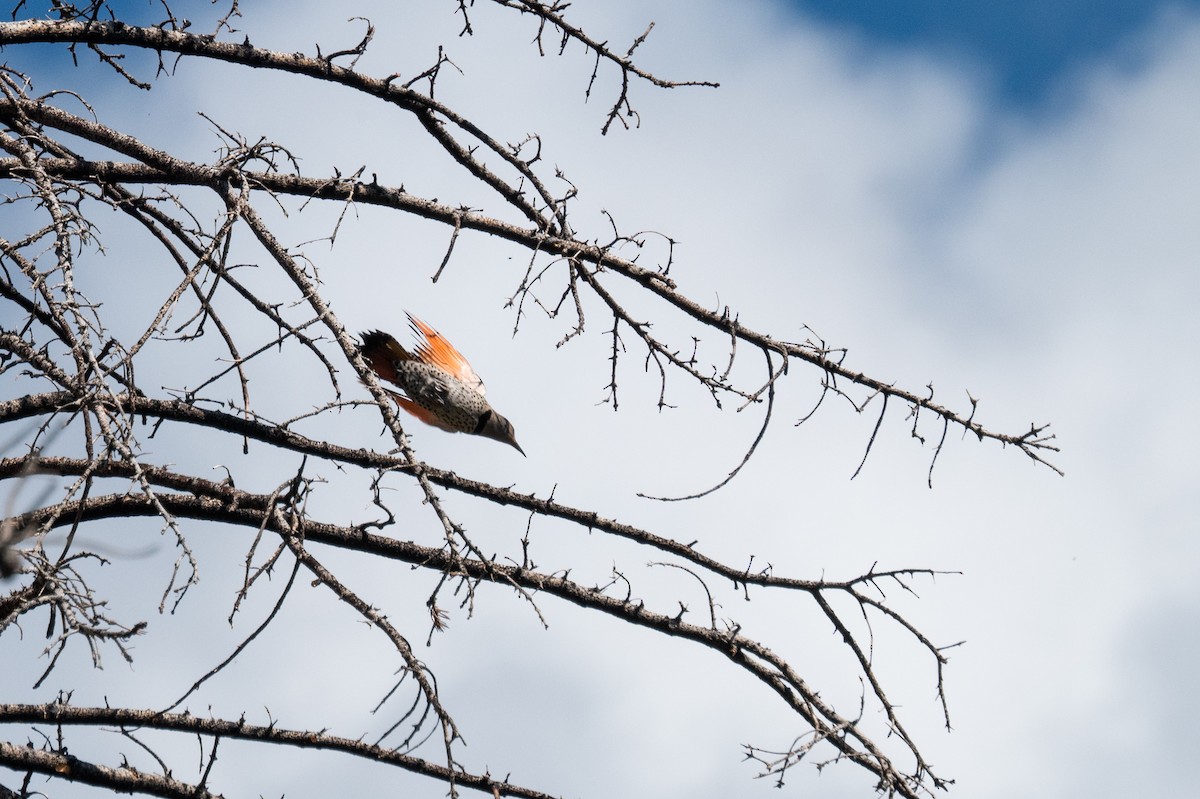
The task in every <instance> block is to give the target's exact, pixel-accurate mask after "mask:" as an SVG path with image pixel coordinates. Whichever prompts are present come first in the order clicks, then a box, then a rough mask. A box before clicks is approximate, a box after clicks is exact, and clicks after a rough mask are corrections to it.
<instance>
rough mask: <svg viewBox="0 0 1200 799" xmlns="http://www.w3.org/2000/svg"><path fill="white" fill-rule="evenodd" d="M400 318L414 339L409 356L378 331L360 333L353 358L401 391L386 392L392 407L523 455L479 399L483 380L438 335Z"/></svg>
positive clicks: (504, 423) (508, 428)
mask: <svg viewBox="0 0 1200 799" xmlns="http://www.w3.org/2000/svg"><path fill="white" fill-rule="evenodd" d="M405 315H406V316H407V317H408V323H409V325H410V326H411V327H412V329H413V332H414V333H415V334H416V337H417V345H416V347H415V348H414V349H413V351H412V352H409V351H408V350H406V349H405V348H404V347H403V345H401V344H400V342H398V341H396V339H395V338H393V337H392V336H390V335H388V334H387V333H383V332H381V331H379V330H369V331H367V332H366V333H362V334H360V338H362V344H361V345H360V346H359V354H360V355H361V356H362V358H363V360H364V361H366V362H367V365H368V366H370V367H371V371H373V372H374V373H375V374H376V375H378V376H379V377H380V379H382V380H386V381H387V382H389V383H391V384H392V385H394V386H396V387H397V388H399V389H400V390H401V391H403V392H404V393H403V394H397V393H396V392H394V391H390V390H389V391H388V394H391V396H392V398H393V399H394V400H396V404H398V405H399V406H400V407H401V408H403V409H404V410H405V411H407V412H408V413H411V414H412V415H413V416H415V417H417V418H418V419H420V420H421V421H422V422H425V423H426V424H428V425H432V426H433V427H437V428H439V429H441V430H446V431H449V432H451V433H470V434H472V435H477V436H483V437H485V438H491V439H495V440H496V441H500V442H502V443H504V444H508V445H510V446H512V447H514V448H515V449H516V450H517V452H520V453H521V454H522V455H525V450H523V449H521V445H520V444H518V443H517V437H516V434H515V433H514V432H513V426H512V423H511V422H510V421H508V420H507V419H505V418H504V417H503V416H501V415H500V414H498V413H497V412H496V410H495V409H494V408H492V406H491V405H489V404H488V401H487V399H485V398H484V394H485V393H486V389H485V388H484V385H483V381H482V380H480V379H479V375H477V374H475V370H474V369H472V368H471V364H469V363H467V359H466V358H464V357H463V356H462V354H461V353H460V352H459V351H458V350H456V349H454V347H453V346H452V345H451V344H450V342H449V341H447V340H446V339H445V337H444V336H442V334H441V333H439V332H437V331H436V330H434V329H433V328H432V327H430V326H429V325H427V324H425V323H424V322H422V321H421V320H420V319H418V318H417V317H415V316H413V315H412V314H410V313H407V312H406V313H405ZM385 390H386V389H385Z"/></svg>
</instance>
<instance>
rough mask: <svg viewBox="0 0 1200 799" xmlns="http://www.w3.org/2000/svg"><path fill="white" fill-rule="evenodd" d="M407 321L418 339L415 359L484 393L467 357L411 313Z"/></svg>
mask: <svg viewBox="0 0 1200 799" xmlns="http://www.w3.org/2000/svg"><path fill="white" fill-rule="evenodd" d="M408 321H409V322H410V323H411V324H412V328H413V330H414V331H415V332H416V334H417V338H418V339H419V341H418V343H417V349H416V352H415V353H414V355H415V357H416V358H417V360H419V361H422V362H424V363H427V364H429V365H431V366H436V367H438V368H439V369H443V370H445V371H446V372H447V373H448V374H450V375H451V376H452V377H454V378H455V379H456V380H459V381H460V382H462V383H464V384H466V385H468V386H470V387H471V388H473V389H475V390H476V391H478V392H479V393H480V394H484V393H486V391H487V389H486V388H484V385H483V381H482V380H480V379H479V375H477V374H475V370H474V369H472V368H471V364H469V363H467V359H466V358H464V357H463V356H462V353H460V352H459V351H458V350H456V349H454V347H453V346H452V345H451V344H450V342H449V341H446V339H445V338H444V337H443V336H442V334H441V333H439V332H437V331H436V330H434V329H433V328H432V327H430V326H429V325H427V324H425V323H424V322H422V321H421V320H420V319H418V318H417V317H415V316H413V315H412V314H408ZM397 346H399V345H397ZM401 351H403V347H401Z"/></svg>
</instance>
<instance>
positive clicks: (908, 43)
mask: <svg viewBox="0 0 1200 799" xmlns="http://www.w3.org/2000/svg"><path fill="white" fill-rule="evenodd" d="M787 4H788V5H789V6H790V7H791V8H792V9H794V10H795V11H797V12H798V13H800V14H803V15H805V16H807V17H810V18H812V19H815V20H819V21H821V22H826V23H829V24H831V25H835V26H840V27H843V28H845V29H847V30H851V31H854V32H856V33H858V34H861V35H862V36H864V37H866V38H868V39H870V40H872V41H874V42H877V43H879V44H886V45H890V46H901V47H906V48H917V49H922V50H930V51H935V52H943V53H946V54H950V55H954V56H958V57H962V58H965V59H968V60H970V61H972V62H974V63H976V64H978V65H980V66H982V67H983V68H984V69H985V70H986V71H987V72H988V73H989V74H990V75H991V77H992V79H993V80H994V90H995V91H996V93H997V96H998V97H999V98H1002V99H1003V100H1004V101H1006V102H1011V103H1014V104H1016V105H1020V106H1036V105H1037V104H1039V103H1040V102H1042V101H1043V100H1045V98H1046V96H1047V93H1048V92H1049V91H1051V90H1052V89H1053V88H1054V87H1055V86H1056V85H1057V84H1058V82H1059V81H1060V80H1061V79H1062V78H1064V77H1065V76H1068V75H1070V74H1071V73H1072V72H1073V71H1075V70H1078V69H1079V68H1080V65H1081V63H1082V62H1088V61H1095V60H1101V59H1105V58H1108V57H1111V56H1112V55H1113V54H1114V52H1119V51H1120V50H1121V48H1122V46H1123V45H1125V44H1127V43H1128V39H1129V37H1130V36H1133V35H1137V34H1138V33H1139V32H1141V31H1142V30H1144V28H1145V27H1146V25H1147V24H1148V23H1150V22H1151V20H1153V19H1154V18H1155V17H1156V16H1157V15H1158V14H1160V13H1162V12H1163V11H1164V10H1166V9H1169V8H1185V7H1186V8H1192V9H1196V8H1200V2H1198V1H1197V0H1169V1H1168V0H1045V1H1044V2H1038V0H1006V1H1005V2H984V1H983V0H966V2H954V1H953V0H855V1H854V2H846V1H845V0H788V3H787Z"/></svg>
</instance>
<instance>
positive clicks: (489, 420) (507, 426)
mask: <svg viewBox="0 0 1200 799" xmlns="http://www.w3.org/2000/svg"><path fill="white" fill-rule="evenodd" d="M479 435H481V436H487V437H488V438H494V439H495V440H497V441H500V442H503V443H505V444H508V445H510V446H512V447H515V448H516V450H517V452H519V453H521V454H522V455H524V454H525V450H523V449H521V445H520V444H518V443H517V434H516V433H515V432H513V426H512V422H510V421H508V420H507V419H505V418H504V417H503V416H501V415H500V414H498V413H496V412H495V411H493V410H490V409H489V410H487V411H486V412H485V413H484V418H483V424H482V425H481V426H480V428H479Z"/></svg>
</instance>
